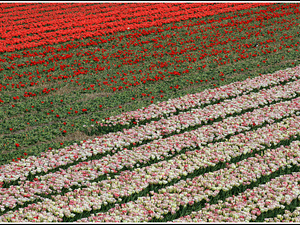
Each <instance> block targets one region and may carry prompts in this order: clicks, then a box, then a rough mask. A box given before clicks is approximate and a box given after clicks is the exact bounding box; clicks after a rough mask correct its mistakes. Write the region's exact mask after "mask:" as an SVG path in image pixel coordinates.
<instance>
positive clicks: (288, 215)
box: [264, 207, 300, 223]
mask: <svg viewBox="0 0 300 225" xmlns="http://www.w3.org/2000/svg"><path fill="white" fill-rule="evenodd" d="M264 222H272V223H274V222H283V223H287V222H297V223H299V222H300V207H296V209H295V210H294V211H293V212H291V211H289V210H284V214H283V215H277V216H276V217H274V218H265V220H264Z"/></svg>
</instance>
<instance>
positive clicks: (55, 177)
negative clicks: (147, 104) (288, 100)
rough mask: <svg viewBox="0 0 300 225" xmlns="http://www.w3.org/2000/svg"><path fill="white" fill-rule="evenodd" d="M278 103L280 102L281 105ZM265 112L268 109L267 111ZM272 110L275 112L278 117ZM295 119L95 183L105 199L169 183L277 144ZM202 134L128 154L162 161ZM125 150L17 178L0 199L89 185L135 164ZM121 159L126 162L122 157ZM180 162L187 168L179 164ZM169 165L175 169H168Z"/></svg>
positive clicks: (13, 200)
mask: <svg viewBox="0 0 300 225" xmlns="http://www.w3.org/2000/svg"><path fill="white" fill-rule="evenodd" d="M298 102H299V100H298ZM278 105H279V106H280V104H278ZM266 108H267V107H266ZM274 108H275V110H274V112H277V113H278V115H277V116H278V117H279V118H280V116H279V114H281V112H280V111H281V110H280V108H282V106H281V107H278V108H276V107H274ZM292 108H293V106H292V105H290V106H289V105H287V107H283V112H288V111H289V109H291V110H292V111H293V109H292ZM278 111H279V112H278ZM267 112H270V111H269V110H267ZM253 114H254V113H253ZM264 114H266V113H264ZM270 114H272V112H270ZM274 114H275V113H274ZM274 114H273V116H275V117H277V116H276V115H274ZM265 116H266V115H265ZM255 117H256V118H263V117H264V115H263V114H256V116H255V114H254V115H250V116H249V118H251V120H252V119H253V120H252V121H254V122H256V123H258V125H260V124H262V123H263V122H264V121H262V120H263V119H260V121H257V120H256V119H255ZM266 117H267V116H266ZM298 119H299V117H295V118H294V119H292V118H288V119H285V120H284V122H281V123H279V124H272V125H269V126H267V127H263V128H261V129H258V130H257V131H255V132H253V131H251V132H247V133H246V135H238V136H234V137H232V138H230V140H229V141H228V143H227V142H225V143H221V144H216V145H211V146H209V147H207V148H204V149H202V150H200V151H196V152H194V153H192V152H189V153H187V154H186V155H179V156H176V157H175V159H174V160H170V161H169V162H166V161H164V162H160V163H156V164H153V165H150V166H147V167H145V168H142V169H140V168H137V169H135V170H133V171H132V172H129V171H124V172H121V175H120V177H119V178H116V179H114V180H111V181H107V180H105V181H100V182H99V184H98V185H99V187H101V190H103V192H102V191H101V194H102V196H103V197H105V196H106V197H107V195H109V196H110V197H111V196H112V194H113V193H116V191H117V190H116V189H115V188H117V187H120V188H119V191H117V192H118V193H117V194H116V195H115V197H116V196H118V197H126V196H128V195H130V194H132V193H136V192H140V191H142V190H143V189H145V188H147V187H148V186H149V185H150V186H151V185H153V184H167V183H168V182H170V181H171V180H173V179H174V178H176V177H177V178H178V176H182V175H183V176H186V175H187V174H188V173H193V172H194V170H198V169H199V168H200V167H201V166H203V168H205V167H208V166H215V165H216V164H217V163H218V162H220V161H221V162H224V161H225V159H226V161H229V160H230V159H231V158H235V157H240V156H241V154H248V153H249V152H250V153H251V151H253V150H254V149H262V148H263V146H261V144H263V145H268V146H270V144H276V143H277V142H280V141H282V140H284V139H286V138H288V137H293V136H294V135H296V134H298V133H297V132H298V131H297V126H298V125H300V123H299V121H298ZM265 120H268V118H265ZM237 121H239V118H237V120H236V121H234V124H235V126H236V122H237ZM238 129H239V128H237V129H235V130H231V129H230V127H228V130H229V131H231V132H229V133H235V132H236V131H237V130H238ZM228 130H227V131H228ZM244 130H245V129H244ZM298 130H299V129H298ZM268 132H269V133H270V134H269V136H270V137H269V138H266V137H267V135H268ZM200 134H201V132H199V133H196V132H190V134H186V133H185V134H184V135H176V136H173V138H172V140H169V141H170V142H166V141H164V140H161V143H159V145H158V144H154V145H151V144H150V145H147V146H141V147H139V148H137V149H135V150H134V151H131V154H132V155H133V157H135V159H138V160H139V161H136V162H138V163H141V164H142V163H146V162H150V163H151V158H152V159H155V158H156V157H157V159H160V157H161V159H163V157H162V156H163V155H164V156H167V155H168V154H169V153H172V154H175V152H180V151H181V150H183V148H187V149H188V148H191V149H193V148H195V147H198V148H200V149H201V146H200V145H201V142H202V138H201V136H200ZM168 139H170V138H168ZM243 141H245V144H243ZM164 142H165V143H164ZM174 143H175V144H174ZM191 146H193V147H191ZM149 147H150V148H149ZM143 148H144V149H145V150H144V152H143V151H141V150H139V149H143ZM151 149H152V151H153V149H156V150H157V151H156V152H153V153H152V154H151ZM229 149H232V151H233V152H230V150H229ZM216 150H217V152H216ZM224 150H226V151H224ZM227 151H228V152H227ZM133 152H137V153H140V154H141V155H138V154H133ZM222 152H223V155H222ZM126 153H127V152H125V154H124V155H122V154H119V155H118V157H116V158H114V157H112V158H113V159H114V160H115V161H116V162H117V163H116V162H114V161H113V160H112V161H110V160H109V158H104V159H103V160H102V161H101V160H99V161H92V162H86V163H82V164H79V165H78V166H74V167H73V168H70V169H68V170H67V171H64V170H62V171H60V172H56V173H50V174H48V175H45V176H41V177H38V178H36V179H35V181H34V182H30V181H25V182H21V183H20V186H10V187H9V188H2V192H3V194H6V195H5V196H4V197H3V198H2V205H7V206H9V207H10V208H13V207H15V206H16V204H22V202H25V201H32V200H33V199H35V198H36V196H34V195H35V194H49V193H52V192H53V191H52V190H58V192H60V190H61V189H62V188H70V187H71V186H72V185H73V186H74V185H75V186H78V185H87V186H90V185H93V183H91V182H90V181H92V180H93V179H95V178H97V176H100V175H101V174H105V171H107V172H111V173H116V172H117V171H116V170H115V169H121V168H122V167H123V166H122V165H126V164H127V167H128V168H130V166H131V167H133V166H132V165H133V164H134V163H136V162H134V160H133V158H130V152H129V153H127V154H126ZM143 154H145V155H146V156H147V158H145V157H141V156H142V155H143ZM226 154H227V155H226ZM216 155H218V156H216ZM123 157H124V159H125V161H124V160H122V159H123ZM180 158H181V159H180ZM197 158H198V159H197ZM180 161H182V164H181V163H180ZM171 162H173V163H171ZM177 162H178V163H177ZM169 163H171V164H169ZM195 163H196V165H198V164H199V166H196V167H194V166H193V165H195ZM183 165H187V166H184V167H183ZM169 166H171V167H174V168H169ZM164 167H166V168H164ZM177 167H179V169H181V168H184V171H180V170H177ZM103 168H104V169H103ZM195 168H196V169H195ZM72 170H73V171H74V173H72ZM172 170H173V171H172ZM170 171H171V172H172V173H173V174H174V176H172V173H171V172H170ZM169 172H170V173H169ZM164 175H166V176H167V177H164ZM150 176H151V177H150ZM141 181H142V182H143V181H145V183H140V182H141ZM79 183H81V184H79ZM109 183H111V184H109ZM108 184H109V185H108ZM118 184H119V185H118ZM106 185H108V187H111V188H113V187H115V188H113V189H112V190H111V191H112V192H111V191H109V189H108V190H105V187H107V186H106ZM124 187H126V190H127V191H124ZM109 193H111V194H109ZM117 199H118V198H117ZM3 210H5V208H3Z"/></svg>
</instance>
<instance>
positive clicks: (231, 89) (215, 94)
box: [98, 67, 300, 126]
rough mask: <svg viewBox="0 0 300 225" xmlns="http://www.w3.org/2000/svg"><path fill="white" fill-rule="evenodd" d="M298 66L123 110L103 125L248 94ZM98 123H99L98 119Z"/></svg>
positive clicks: (283, 78) (291, 73)
mask: <svg viewBox="0 0 300 225" xmlns="http://www.w3.org/2000/svg"><path fill="white" fill-rule="evenodd" d="M299 72H300V67H295V68H288V69H286V70H280V71H277V72H275V73H273V74H266V75H262V76H260V77H255V78H253V79H246V80H244V81H242V82H234V83H231V84H228V85H225V86H222V87H220V88H217V89H216V88H214V89H207V90H205V91H202V92H200V93H196V94H188V95H185V96H183V97H180V98H175V99H171V100H168V101H165V102H160V103H157V104H152V105H150V106H148V107H147V108H145V109H138V110H136V111H130V112H124V113H122V114H121V115H117V116H112V117H109V120H105V121H102V122H104V124H103V126H107V125H109V124H110V125H116V124H129V122H130V121H131V120H132V119H135V120H136V121H137V123H138V122H139V121H143V120H146V119H151V118H159V117H161V116H162V115H168V116H169V115H171V114H172V113H174V112H176V111H177V110H178V109H179V110H182V109H190V108H192V107H195V106H201V105H203V104H205V103H209V104H210V103H213V102H215V101H217V100H220V99H227V98H228V97H229V96H230V97H237V96H238V95H240V94H248V93H250V92H251V91H252V90H253V89H261V88H262V87H267V86H268V85H273V84H279V83H280V82H283V81H287V80H289V79H291V78H293V79H296V78H298V77H299ZM98 123H101V122H100V121H98Z"/></svg>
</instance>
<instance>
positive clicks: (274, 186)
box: [173, 142, 300, 223]
mask: <svg viewBox="0 0 300 225" xmlns="http://www.w3.org/2000/svg"><path fill="white" fill-rule="evenodd" d="M295 145H296V146H295ZM293 147H295V149H297V150H298V151H299V142H298V143H296V144H295V143H294V145H293V146H291V147H290V148H283V147H282V148H281V149H282V150H284V151H289V150H291V149H292V148H293ZM292 154H295V151H294V152H293V153H292ZM291 158H293V157H290V159H289V161H291ZM296 163H297V165H298V166H299V154H297V162H294V164H296ZM284 166H288V164H286V163H285V165H284ZM298 181H300V173H299V172H295V173H292V174H288V175H284V176H280V177H276V178H275V179H272V180H271V181H269V182H267V183H266V184H263V185H259V186H258V187H254V188H253V189H247V190H246V191H245V192H243V193H240V194H239V195H238V196H232V197H229V198H227V199H225V201H224V202H223V201H222V200H220V201H219V203H218V204H214V205H210V204H207V205H206V206H205V208H202V209H201V210H200V211H197V212H192V213H191V214H190V215H188V216H185V217H181V218H179V219H176V220H174V221H173V222H181V223H182V222H197V223H199V222H249V221H250V220H251V219H253V220H255V219H256V218H257V216H259V215H260V214H261V213H263V212H267V211H269V210H274V209H276V208H282V209H284V208H285V206H284V205H283V204H288V205H289V204H290V203H291V202H292V200H294V199H295V198H299V194H300V186H299V185H298ZM279 218H280V217H279ZM270 222H271V221H270ZM281 222H283V221H282V220H281Z"/></svg>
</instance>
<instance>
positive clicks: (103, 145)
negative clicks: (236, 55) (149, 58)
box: [0, 80, 300, 182]
mask: <svg viewBox="0 0 300 225" xmlns="http://www.w3.org/2000/svg"><path fill="white" fill-rule="evenodd" d="M299 84H300V82H299V81H298V80H297V81H295V82H291V83H288V84H287V85H285V86H283V87H281V86H276V87H273V88H271V89H268V90H261V91H260V92H258V93H251V94H249V95H243V96H241V97H237V98H236V99H235V100H230V101H228V102H223V103H220V104H218V105H210V106H207V107H205V108H204V109H195V110H192V112H186V113H181V114H180V115H178V116H173V117H170V118H168V119H162V120H160V121H158V122H157V121H154V122H151V123H150V124H147V125H143V126H139V127H134V128H132V129H127V130H124V131H123V132H116V133H110V134H107V135H104V136H103V137H99V138H96V139H94V140H88V141H86V142H85V143H83V144H82V145H81V146H78V145H77V144H74V145H72V146H68V147H66V148H63V149H60V150H54V151H48V152H47V153H42V154H41V156H40V157H39V158H37V157H35V156H31V157H29V158H27V159H22V160H21V161H20V162H16V163H13V162H12V163H11V164H8V165H5V166H2V167H1V169H0V171H1V172H2V174H1V175H0V181H6V182H9V181H11V180H17V179H18V178H19V177H20V178H21V180H25V179H26V177H27V176H28V174H29V172H31V173H33V174H35V173H36V172H41V171H45V172H47V171H48V170H49V169H53V168H56V167H57V166H60V165H67V164H69V163H72V162H74V161H76V160H78V159H80V158H81V159H83V160H84V159H86V157H87V156H92V155H95V154H98V153H105V152H107V151H112V152H114V151H115V150H116V149H117V148H124V147H127V146H128V145H130V144H133V143H135V144H136V143H141V142H142V141H144V140H155V139H159V138H161V136H162V135H164V134H169V133H171V132H173V131H176V132H180V130H181V129H184V128H186V127H189V126H193V125H196V124H199V123H201V122H203V121H204V122H207V121H208V120H209V119H214V118H218V117H219V116H222V117H224V116H225V115H228V114H230V113H235V112H241V111H242V110H243V109H249V108H253V107H254V108H256V107H258V106H259V105H262V104H263V103H264V104H266V103H268V102H271V101H273V100H279V99H281V98H288V97H293V96H294V95H295V92H297V93H299V90H300V85H299ZM222 137H223V136H221V137H220V138H222ZM116 140H118V141H116ZM55 153H56V154H55Z"/></svg>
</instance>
